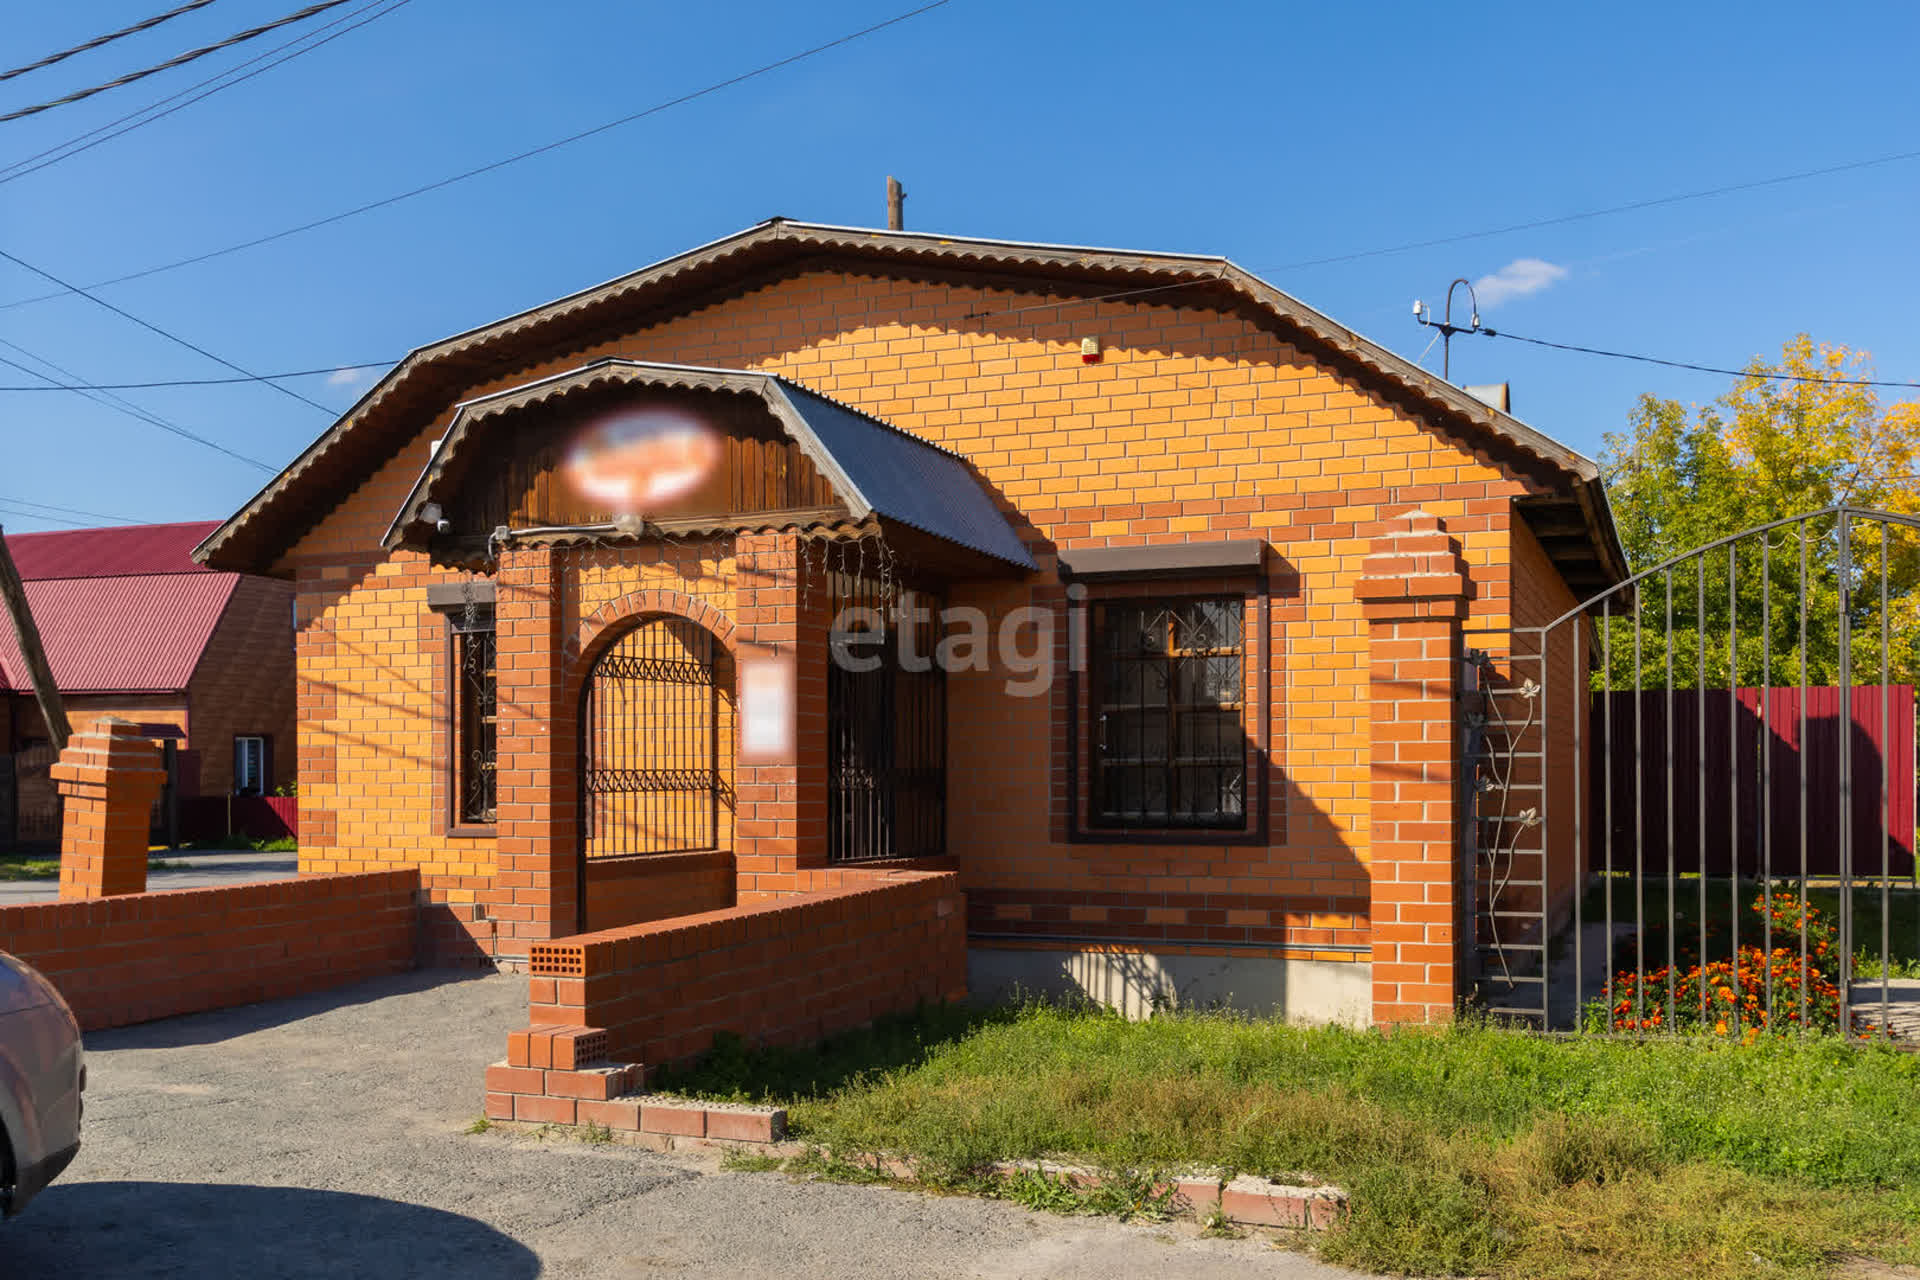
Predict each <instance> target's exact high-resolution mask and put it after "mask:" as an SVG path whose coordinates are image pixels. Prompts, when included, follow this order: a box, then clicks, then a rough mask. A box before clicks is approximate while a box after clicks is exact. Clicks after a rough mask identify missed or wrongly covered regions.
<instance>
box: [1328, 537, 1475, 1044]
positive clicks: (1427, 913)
mask: <svg viewBox="0 0 1920 1280" xmlns="http://www.w3.org/2000/svg"><path fill="white" fill-rule="evenodd" d="M1466 591H1467V575H1466V565H1465V563H1464V562H1463V561H1462V560H1461V558H1460V546H1459V543H1458V542H1456V541H1455V540H1454V539H1453V538H1452V537H1451V536H1449V535H1448V534H1447V533H1446V532H1445V530H1444V529H1443V528H1442V526H1441V524H1440V521H1439V520H1438V519H1436V518H1435V517H1433V516H1431V515H1428V514H1427V513H1426V512H1424V511H1412V512H1409V513H1408V514H1406V515H1404V516H1401V517H1399V518H1398V519H1394V520H1389V521H1388V522H1387V523H1386V528H1385V531H1384V532H1383V533H1382V534H1381V535H1380V536H1379V537H1377V538H1375V539H1374V540H1373V543H1372V546H1371V548H1370V549H1369V554H1368V556H1367V558H1366V561H1365V563H1364V565H1363V567H1362V569H1361V576H1360V579H1359V581H1358V582H1357V583H1355V585H1354V595H1355V596H1356V597H1357V598H1358V599H1359V601H1360V607H1361V611H1362V613H1363V614H1364V615H1365V617H1366V620H1367V625H1368V636H1369V658H1368V661H1369V669H1370V674H1371V678H1372V686H1373V687H1372V703H1373V714H1372V732H1371V751H1370V761H1371V770H1372V781H1371V790H1372V797H1373V811H1372V835H1371V839H1370V842H1369V866H1368V870H1369V872H1370V873H1371V877H1372V883H1373V903H1372V915H1371V921H1372V930H1373V938H1372V941H1373V1020H1374V1022H1375V1024H1377V1025H1380V1024H1387V1023H1396V1022H1445V1021H1447V1020H1449V1019H1450V1018H1452V1016H1453V1012H1454V1008H1455V1005H1456V1002H1457V1001H1458V999H1459V997H1460V995H1461V994H1462V992H1463V990H1464V983H1465V981H1466V977H1467V966H1466V964H1465V959H1464V957H1465V948H1466V945H1467V942H1468V940H1469V939H1470V937H1471V922H1470V921H1469V920H1468V919H1467V917H1466V913H1467V912H1468V910H1469V909H1470V904H1471V902H1472V894H1471V892H1470V889H1469V887H1468V886H1466V885H1463V884H1462V883H1461V882H1460V879H1461V877H1460V874H1459V866H1460V862H1459V852H1458V851H1459V848H1460V843H1459V834H1460V829H1459V823H1460V817H1461V815H1460V792H1459V778H1460V768H1461V762H1460V747H1459V733H1458V732H1457V726H1456V722H1455V717H1456V713H1457V698H1456V691H1457V689H1458V685H1459V670H1460V624H1461V620H1462V619H1463V618H1464V617H1465V616H1466V609H1467V600H1466Z"/></svg>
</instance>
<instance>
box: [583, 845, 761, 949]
mask: <svg viewBox="0 0 1920 1280" xmlns="http://www.w3.org/2000/svg"><path fill="white" fill-rule="evenodd" d="M732 905H733V859H732V858H731V857H730V856H728V855H727V854H726V853H724V852H716V853H659V854H649V855H646V856H643V857H637V858H605V859H598V858H596V859H594V860H592V861H590V862H588V863H587V929H588V930H589V931H593V932H597V931H599V930H602V929H617V928H619V927H621V926H622V925H629V924H641V923H644V922H645V921H648V920H662V919H665V918H666V917H668V916H686V915H694V914H697V913H700V912H705V911H720V910H723V909H725V908H727V907H731V906H732Z"/></svg>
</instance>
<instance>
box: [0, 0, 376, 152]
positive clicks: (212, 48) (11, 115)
mask: <svg viewBox="0 0 1920 1280" xmlns="http://www.w3.org/2000/svg"><path fill="white" fill-rule="evenodd" d="M345 3H347V0H316V2H315V3H313V4H310V5H308V6H307V7H306V8H304V9H301V10H298V11H297V12H294V13H290V14H288V15H286V16H285V17H284V18H276V19H274V20H273V21H272V22H268V23H264V24H262V25H261V26H257V27H251V28H249V29H247V30H245V31H241V32H237V33H236V34H234V35H230V36H228V37H227V38H226V39H225V40H222V41H220V42H218V43H217V44H209V45H202V46H201V47H200V48H198V49H190V50H188V51H187V52H186V53H182V54H179V55H177V56H175V57H172V58H169V59H167V60H166V61H165V62H162V63H159V64H157V65H155V66H151V67H146V68H143V69H142V70H139V71H129V72H128V73H127V74H125V75H123V76H117V77H115V78H114V79H112V80H109V81H107V82H106V83H105V84H96V85H93V86H91V87H90V88H86V89H76V90H74V91H73V92H72V93H69V94H65V95H63V96H61V97H58V98H53V99H50V100H49V101H46V102H39V103H35V104H34V105H33V106H31V107H21V108H20V109H19V110H17V111H9V112H7V113H6V114H5V115H0V124H6V123H7V122H8V121H10V120H22V119H25V118H26V117H27V116H37V115H39V114H40V113H41V112H43V111H51V110H53V109H54V108H55V107H64V106H68V105H69V104H71V103H75V102H82V101H85V100H86V99H88V98H91V97H93V96H94V95H95V94H100V93H106V92H107V91H108V90H110V89H119V88H122V87H124V86H126V85H130V84H132V83H134V81H136V80H145V79H146V78H147V77H148V76H157V75H159V74H160V73H161V72H162V71H171V70H173V69H174V68H175V67H183V66H185V65H186V64H187V63H189V62H196V61H198V60H199V59H201V58H204V57H206V56H207V55H208V54H213V53H218V52H220V51H221V50H222V49H231V48H232V47H233V46H234V45H236V44H244V43H245V42H246V41H248V40H252V39H255V38H257V37H259V36H263V35H266V34H267V33H268V32H269V31H278V30H279V29H280V28H281V27H284V26H288V25H290V24H292V23H295V22H304V21H305V20H306V19H308V18H311V17H313V16H314V15H315V14H319V13H325V12H326V11H327V10H328V9H334V8H338V7H339V6H340V5H343V4H345Z"/></svg>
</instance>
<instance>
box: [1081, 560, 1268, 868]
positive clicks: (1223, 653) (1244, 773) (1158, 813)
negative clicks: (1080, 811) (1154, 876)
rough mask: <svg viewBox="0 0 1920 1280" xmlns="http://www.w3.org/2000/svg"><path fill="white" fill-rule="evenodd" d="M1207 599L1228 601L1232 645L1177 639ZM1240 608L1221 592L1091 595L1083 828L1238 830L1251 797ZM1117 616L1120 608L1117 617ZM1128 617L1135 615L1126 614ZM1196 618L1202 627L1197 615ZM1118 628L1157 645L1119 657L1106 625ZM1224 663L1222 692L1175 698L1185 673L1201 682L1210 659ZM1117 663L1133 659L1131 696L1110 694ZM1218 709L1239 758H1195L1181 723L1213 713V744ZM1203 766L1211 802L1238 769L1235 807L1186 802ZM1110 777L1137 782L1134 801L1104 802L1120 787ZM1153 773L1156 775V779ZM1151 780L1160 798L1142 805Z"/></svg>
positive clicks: (1186, 725)
mask: <svg viewBox="0 0 1920 1280" xmlns="http://www.w3.org/2000/svg"><path fill="white" fill-rule="evenodd" d="M1209 606H1227V607H1230V609H1231V611H1232V623H1233V630H1234V633H1235V636H1234V639H1235V642H1234V643H1233V644H1231V645H1224V644H1213V645H1207V646H1204V647H1195V646H1192V645H1182V643H1181V641H1182V640H1183V639H1191V638H1194V637H1192V636H1186V637H1183V636H1182V634H1181V632H1182V629H1183V627H1193V626H1195V625H1196V624H1195V622H1194V621H1192V620H1191V619H1192V617H1193V615H1194V614H1195V613H1196V612H1197V611H1199V610H1203V609H1206V608H1208V607H1209ZM1249 612H1250V611H1249V610H1248V608H1247V602H1246V600H1245V599H1244V598H1243V597H1241V596H1238V595H1230V594H1206V595H1182V596H1177V597H1173V598H1170V599H1148V600H1142V599H1139V598H1125V597H1122V598H1110V599H1104V600H1098V601H1094V602H1092V607H1091V609H1090V610H1089V614H1090V617H1089V626H1088V630H1087V640H1088V649H1089V653H1088V658H1089V664H1088V677H1089V678H1088V682H1087V684H1088V688H1087V724H1088V729H1089V731H1090V732H1089V738H1088V753H1087V754H1088V760H1087V763H1088V795H1087V827H1088V829H1089V830H1092V831H1126V832H1141V831H1182V832H1185V831H1197V832H1207V831H1226V832H1229V833H1238V832H1244V831H1245V830H1246V829H1247V824H1248V820H1249V816H1250V815H1249V809H1250V806H1251V803H1252V802H1251V798H1250V795H1249V793H1250V791H1251V786H1250V783H1251V782H1252V776H1251V775H1252V766H1253V759H1252V757H1253V748H1252V744H1250V743H1249V742H1248V740H1247V739H1248V735H1247V719H1248V716H1247V713H1248V711H1249V710H1250V706H1249V703H1250V702H1251V699H1249V698H1248V696H1247V692H1248V685H1249V679H1248V677H1249V670H1248V668H1249V663H1248V661H1247V658H1248V652H1247V651H1248V648H1249V645H1248V643H1247V641H1248V638H1249V637H1248V634H1247V632H1248V614H1249ZM1121 615H1125V620H1123V619H1122V617H1121ZM1136 617H1137V618H1139V620H1140V621H1139V622H1136V621H1135V620H1134V619H1135V618H1136ZM1142 623H1144V624H1145V626H1142V625H1141V624H1142ZM1198 625H1200V626H1205V625H1207V624H1206V623H1204V622H1202V623H1199V624H1198ZM1117 627H1126V628H1127V629H1128V631H1129V632H1132V631H1134V630H1136V629H1139V630H1140V632H1141V634H1142V635H1144V634H1146V632H1147V631H1148V630H1155V631H1158V632H1160V637H1159V644H1158V646H1157V647H1149V646H1145V645H1143V646H1142V647H1141V649H1140V651H1139V652H1138V653H1128V654H1124V655H1123V654H1122V653H1121V652H1120V650H1119V649H1117V648H1116V646H1115V643H1114V640H1113V632H1114V629H1115V628H1117ZM1202 638H1204V637H1202ZM1225 660H1230V661H1231V662H1232V671H1233V684H1234V688H1233V691H1232V696H1231V697H1228V698H1220V699H1210V698H1208V697H1206V696H1205V695H1204V692H1203V693H1202V696H1200V697H1198V698H1191V699H1189V698H1185V697H1183V695H1184V694H1186V693H1188V692H1189V691H1190V686H1191V684H1192V682H1193V680H1194V676H1193V675H1192V673H1194V672H1199V673H1201V674H1200V677H1199V680H1200V683H1201V684H1202V685H1205V684H1206V683H1207V682H1208V674H1207V673H1208V670H1209V665H1210V664H1213V663H1218V662H1221V661H1225ZM1121 663H1133V664H1137V667H1138V671H1137V675H1136V678H1135V679H1134V680H1133V681H1132V683H1133V684H1134V685H1135V686H1136V688H1137V689H1138V692H1139V696H1140V700H1138V701H1128V700H1124V699H1125V698H1126V695H1125V694H1120V695H1119V697H1118V698H1116V696H1115V695H1116V690H1115V689H1114V687H1113V686H1114V685H1115V684H1116V683H1124V682H1125V677H1124V676H1121V675H1119V674H1118V670H1117V669H1118V668H1119V665H1120V664H1121ZM1197 664H1209V665H1197ZM1223 713H1230V717H1231V720H1232V725H1231V728H1230V729H1229V730H1228V733H1229V736H1230V738H1231V739H1232V742H1231V743H1230V744H1229V745H1233V744H1237V745H1238V747H1239V752H1238V759H1237V760H1235V759H1234V757H1233V756H1232V755H1231V754H1213V755H1208V756H1205V757H1204V758H1203V757H1202V756H1200V755H1198V754H1195V753H1193V752H1190V751H1189V750H1188V746H1189V741H1188V730H1189V729H1190V728H1191V727H1192V726H1194V725H1196V724H1199V723H1203V722H1204V720H1205V719H1206V718H1209V717H1211V718H1214V719H1215V727H1214V728H1213V730H1212V733H1211V734H1210V735H1209V736H1210V737H1211V739H1212V745H1213V746H1215V747H1216V748H1217V747H1218V746H1219V745H1220V729H1219V725H1218V718H1219V717H1221V716H1222V715H1223ZM1155 717H1158V718H1159V727H1158V735H1157V736H1158V738H1159V742H1158V743H1157V745H1156V744H1153V743H1151V742H1150V741H1149V738H1150V737H1151V736H1152V735H1153V726H1154V719H1155ZM1126 719H1131V720H1132V722H1133V729H1132V732H1131V735H1130V734H1129V731H1128V729H1127V728H1126V727H1124V724H1123V721H1124V720H1126ZM1129 736H1131V738H1132V742H1133V747H1132V754H1131V755H1129V754H1127V752H1128V746H1127V744H1128V739H1129ZM1202 772H1210V773H1212V774H1213V775H1214V785H1213V788H1212V789H1213V792H1214V800H1215V802H1216V803H1217V804H1218V803H1219V802H1220V801H1222V799H1223V798H1224V796H1225V795H1226V794H1228V790H1229V789H1228V788H1223V786H1222V782H1223V781H1224V780H1225V779H1227V778H1230V777H1231V776H1232V775H1233V774H1234V773H1236V772H1237V773H1238V775H1239V780H1238V795H1239V801H1240V804H1239V809H1238V811H1237V812H1235V811H1234V810H1232V809H1231V808H1228V807H1226V806H1225V805H1224V804H1220V807H1218V808H1215V809H1213V810H1211V811H1203V810H1201V809H1199V808H1198V807H1197V806H1192V805H1189V804H1188V803H1187V797H1189V796H1191V795H1194V794H1196V793H1197V792H1201V791H1204V790H1205V788H1203V787H1199V786H1197V785H1196V784H1198V782H1199V780H1200V779H1199V775H1200V774H1201V773H1202ZM1119 775H1130V776H1131V777H1132V778H1134V779H1135V780H1137V782H1138V791H1137V796H1138V803H1137V804H1135V805H1124V804H1116V803H1113V802H1112V801H1111V800H1110V799H1109V796H1110V795H1111V794H1112V792H1113V791H1114V790H1117V789H1119V788H1120V787H1121V786H1123V785H1125V784H1124V783H1123V782H1122V781H1121V780H1120V776H1119ZM1154 775H1158V777H1157V779H1156V778H1155V777H1154ZM1156 780H1157V781H1158V783H1159V803H1158V804H1155V805H1151V807H1150V801H1149V798H1148V797H1149V796H1150V795H1151V794H1152V791H1153V786H1152V784H1153V782H1154V781H1156Z"/></svg>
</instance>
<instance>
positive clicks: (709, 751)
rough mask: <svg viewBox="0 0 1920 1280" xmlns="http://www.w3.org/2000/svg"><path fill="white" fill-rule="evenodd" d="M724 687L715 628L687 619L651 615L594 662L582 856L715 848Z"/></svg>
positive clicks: (585, 717)
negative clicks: (716, 657) (720, 680)
mask: <svg viewBox="0 0 1920 1280" xmlns="http://www.w3.org/2000/svg"><path fill="white" fill-rule="evenodd" d="M720 692H721V691H720V688H719V683H718V681H717V680H716V679H715V675H714V638H713V634H712V633H711V632H709V631H707V630H706V629H705V628H703V627H701V626H699V625H698V624H696V623H693V622H689V621H687V620H686V619H684V618H674V617H659V618H651V619H648V620H647V621H644V622H642V623H640V624H639V625H638V626H636V627H634V628H633V629H632V630H631V631H629V632H627V633H626V634H625V635H623V636H621V637H620V639H619V640H617V641H616V642H615V643H614V644H613V645H612V646H611V647H610V648H609V649H607V651H606V652H605V653H603V654H602V655H601V656H600V658H599V660H598V661H597V662H595V663H594V665H593V671H592V673H591V674H590V675H589V677H588V679H587V684H586V689H585V692H584V693H583V694H582V705H581V714H580V753H581V754H580V779H581V828H580V830H581V850H582V856H583V858H586V859H594V858H618V857H627V856H630V855H634V854H649V853H683V852H691V851H694V850H700V849H712V848H714V847H715V846H716V844H717V842H718V840H719V830H720V808H721V804H722V800H723V794H722V793H723V791H724V790H725V787H726V784H725V781H724V776H723V772H722V770H721V767H720V766H721V762H720V752H721V738H722V734H721V726H720Z"/></svg>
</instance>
